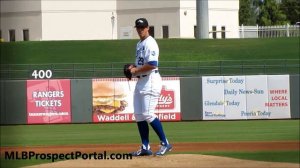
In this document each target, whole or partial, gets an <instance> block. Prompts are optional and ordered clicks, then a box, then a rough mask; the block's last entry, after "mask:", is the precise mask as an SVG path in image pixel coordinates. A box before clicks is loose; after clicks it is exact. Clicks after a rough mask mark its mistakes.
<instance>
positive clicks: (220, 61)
mask: <svg viewBox="0 0 300 168" xmlns="http://www.w3.org/2000/svg"><path fill="white" fill-rule="evenodd" d="M220 75H222V61H220Z"/></svg>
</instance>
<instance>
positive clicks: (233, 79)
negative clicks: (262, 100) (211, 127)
mask: <svg viewBox="0 0 300 168" xmlns="http://www.w3.org/2000/svg"><path fill="white" fill-rule="evenodd" d="M224 80H225V81H226V83H225V84H224V85H225V87H224V96H225V104H224V105H225V107H224V110H225V114H226V116H225V118H224V119H231V120H232V119H247V117H246V116H243V115H241V112H242V111H246V105H247V103H246V96H245V94H243V92H244V90H245V89H246V78H245V76H224Z"/></svg>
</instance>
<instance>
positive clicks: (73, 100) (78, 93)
mask: <svg viewBox="0 0 300 168" xmlns="http://www.w3.org/2000/svg"><path fill="white" fill-rule="evenodd" d="M202 79H203V77H183V78H179V82H180V114H181V120H182V121H193V120H203V119H204V118H203V100H202V99H203V86H202ZM36 81H38V80H36ZM0 84H1V113H0V114H1V125H10V124H27V123H28V117H27V115H28V114H27V109H28V107H27V101H28V100H27V89H28V88H27V87H28V86H27V81H26V80H1V83H0ZM91 86H92V79H71V80H70V111H71V116H70V120H69V122H66V123H91V122H93V119H92V113H93V112H92V111H93V107H92V105H93V100H92V87H91ZM59 87H61V86H59ZM289 88H290V95H289V102H290V118H291V119H299V118H300V112H299V101H300V99H299V93H300V92H299V75H290V76H289ZM131 89H133V88H131ZM205 92H206V94H207V91H205ZM211 94H212V95H213V94H214V93H211ZM279 98H280V97H279ZM59 104H61V103H59ZM51 110H53V109H49V111H51ZM54 110H55V109H54ZM66 121H68V120H66Z"/></svg>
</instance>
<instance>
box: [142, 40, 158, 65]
mask: <svg viewBox="0 0 300 168" xmlns="http://www.w3.org/2000/svg"><path fill="white" fill-rule="evenodd" d="M158 57H159V49H158V45H157V43H156V41H151V42H150V43H149V44H148V45H147V47H146V53H145V60H146V63H147V64H150V65H154V66H158Z"/></svg>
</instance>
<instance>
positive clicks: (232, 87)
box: [202, 75, 291, 120]
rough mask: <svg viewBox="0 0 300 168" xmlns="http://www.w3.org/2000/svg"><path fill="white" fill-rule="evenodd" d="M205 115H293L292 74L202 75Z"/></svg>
mask: <svg viewBox="0 0 300 168" xmlns="http://www.w3.org/2000/svg"><path fill="white" fill-rule="evenodd" d="M202 90H203V119H204V120H226V119H280V118H291V114H290V88H289V75H251V76H206V77H203V78H202Z"/></svg>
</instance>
